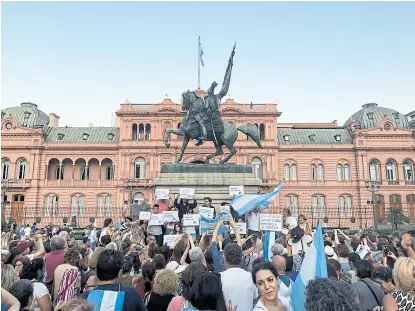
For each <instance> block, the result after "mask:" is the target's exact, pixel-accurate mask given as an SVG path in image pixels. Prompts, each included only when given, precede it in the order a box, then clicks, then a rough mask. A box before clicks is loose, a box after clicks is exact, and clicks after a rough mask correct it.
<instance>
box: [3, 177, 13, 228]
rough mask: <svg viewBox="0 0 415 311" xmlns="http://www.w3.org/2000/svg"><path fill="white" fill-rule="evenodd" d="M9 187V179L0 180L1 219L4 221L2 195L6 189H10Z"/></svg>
mask: <svg viewBox="0 0 415 311" xmlns="http://www.w3.org/2000/svg"><path fill="white" fill-rule="evenodd" d="M10 189H11V181H9V180H8V179H3V180H2V181H1V220H2V221H4V220H5V217H4V216H5V215H4V203H5V201H4V197H5V195H6V193H7V192H8V191H10Z"/></svg>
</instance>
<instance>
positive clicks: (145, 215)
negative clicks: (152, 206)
mask: <svg viewBox="0 0 415 311" xmlns="http://www.w3.org/2000/svg"><path fill="white" fill-rule="evenodd" d="M150 217H151V212H140V218H139V219H140V220H150Z"/></svg>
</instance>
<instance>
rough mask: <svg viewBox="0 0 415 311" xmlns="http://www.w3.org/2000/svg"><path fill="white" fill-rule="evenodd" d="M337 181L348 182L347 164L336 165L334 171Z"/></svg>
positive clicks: (348, 171) (348, 170)
mask: <svg viewBox="0 0 415 311" xmlns="http://www.w3.org/2000/svg"><path fill="white" fill-rule="evenodd" d="M336 176H337V180H350V179H351V178H350V166H349V164H347V163H346V164H344V165H342V164H337V170H336Z"/></svg>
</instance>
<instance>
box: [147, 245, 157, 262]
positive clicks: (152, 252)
mask: <svg viewBox="0 0 415 311" xmlns="http://www.w3.org/2000/svg"><path fill="white" fill-rule="evenodd" d="M157 254H160V249H159V246H158V245H157V243H150V244H149V245H148V257H149V258H151V260H152V259H153V258H154V256H156V255H157Z"/></svg>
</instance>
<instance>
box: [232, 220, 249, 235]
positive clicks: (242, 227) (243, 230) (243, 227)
mask: <svg viewBox="0 0 415 311" xmlns="http://www.w3.org/2000/svg"><path fill="white" fill-rule="evenodd" d="M230 228H231V234H235V231H234V230H233V228H232V227H230ZM236 228H237V229H238V231H239V233H240V234H246V222H237V223H236Z"/></svg>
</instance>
